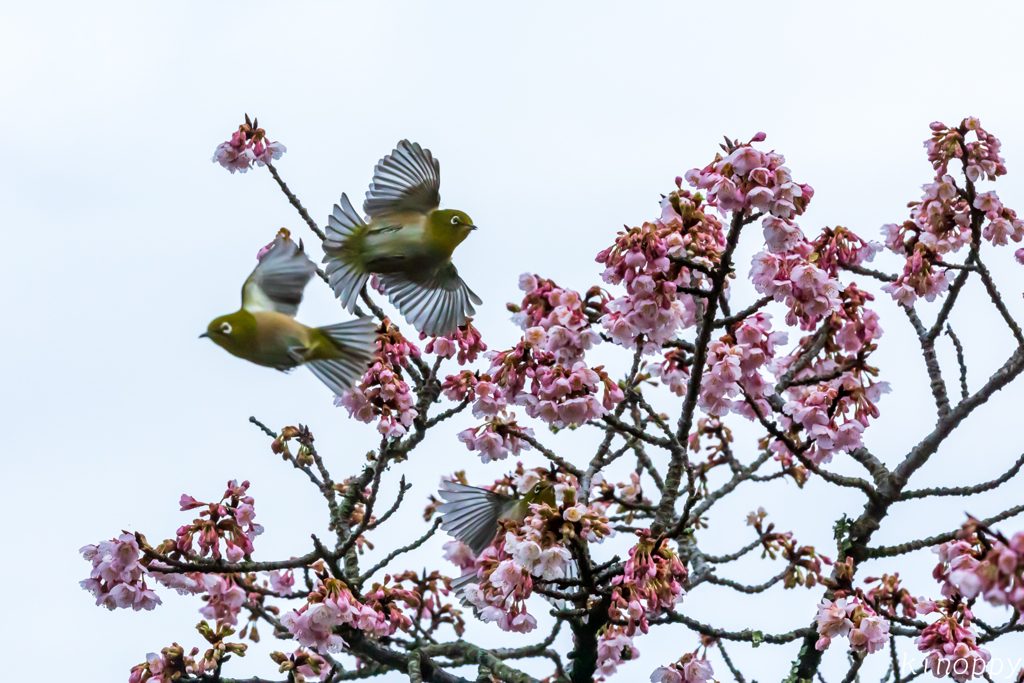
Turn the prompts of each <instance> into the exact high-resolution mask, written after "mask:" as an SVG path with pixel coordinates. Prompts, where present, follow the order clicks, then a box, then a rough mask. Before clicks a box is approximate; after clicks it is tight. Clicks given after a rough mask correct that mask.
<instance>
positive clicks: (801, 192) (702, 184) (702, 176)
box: [683, 133, 814, 221]
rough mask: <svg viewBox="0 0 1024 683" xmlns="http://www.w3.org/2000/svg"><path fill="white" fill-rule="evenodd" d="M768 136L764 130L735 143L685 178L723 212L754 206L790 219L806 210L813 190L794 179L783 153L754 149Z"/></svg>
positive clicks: (775, 215)
mask: <svg viewBox="0 0 1024 683" xmlns="http://www.w3.org/2000/svg"><path fill="white" fill-rule="evenodd" d="M765 138H766V136H765V134H764V133H758V134H757V135H755V136H754V137H753V138H751V140H750V142H747V143H745V144H742V145H740V144H736V143H733V144H731V145H730V147H731V149H728V150H727V151H728V156H725V157H723V156H722V155H721V154H716V155H715V160H714V161H712V162H711V163H710V164H708V165H707V166H705V167H704V168H702V169H696V168H694V169H691V170H689V171H687V172H686V174H685V175H684V176H683V177H684V179H685V180H686V181H687V182H688V183H690V185H692V186H693V187H696V188H697V189H698V190H704V191H706V192H707V196H708V203H709V204H711V205H713V206H717V207H718V209H719V211H721V212H722V213H723V214H724V213H725V212H727V211H744V210H747V209H755V210H757V211H762V212H764V213H765V214H770V215H771V216H773V217H775V218H779V219H782V220H783V221H789V219H790V218H792V217H793V216H794V215H796V216H799V215H800V214H802V213H803V212H804V210H805V209H806V208H807V203H808V202H810V201H811V197H813V196H814V190H813V189H812V188H811V186H810V185H802V184H798V183H794V182H793V178H792V177H791V176H790V173H789V169H788V168H786V166H785V165H784V164H785V163H786V159H785V157H783V156H782V155H781V154H778V153H776V152H774V151H772V152H767V153H766V152H761V151H759V150H756V149H754V147H753V143H755V142H764V140H765Z"/></svg>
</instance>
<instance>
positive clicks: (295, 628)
mask: <svg viewBox="0 0 1024 683" xmlns="http://www.w3.org/2000/svg"><path fill="white" fill-rule="evenodd" d="M390 578H391V577H390V576H388V577H385V579H384V582H383V583H375V584H373V588H372V589H371V590H370V592H368V593H367V594H366V595H364V598H363V601H362V602H360V601H359V600H357V599H356V598H355V597H354V596H353V595H352V592H351V591H350V590H349V588H348V586H346V585H345V584H344V583H343V582H341V581H339V580H338V579H335V578H332V577H329V576H327V575H326V574H321V575H320V576H319V582H318V583H317V586H316V589H315V590H313V591H311V592H310V594H309V597H308V598H307V602H306V604H305V605H303V606H302V607H300V608H299V609H297V610H294V611H292V612H288V613H287V614H285V615H284V616H282V617H281V624H282V625H283V626H284V627H285V628H286V629H288V631H289V633H291V634H292V635H294V636H295V639H296V640H298V641H299V644H301V645H302V646H304V647H310V648H314V649H316V650H317V651H318V652H320V653H326V652H341V649H342V648H343V647H344V645H345V641H344V640H343V639H342V637H341V636H340V635H338V634H337V633H336V632H335V630H334V628H335V627H336V626H348V627H350V628H353V629H358V630H360V631H365V632H366V633H368V634H371V635H375V636H378V637H379V636H389V635H393V634H394V633H395V632H396V631H398V630H399V629H400V630H402V631H408V630H409V627H410V626H411V625H412V620H411V619H409V617H408V616H407V615H406V614H405V613H404V612H403V611H402V607H401V606H400V605H399V603H404V604H405V605H406V606H407V607H409V608H411V609H412V610H414V611H415V610H416V609H417V608H418V607H419V604H420V600H419V596H417V595H416V594H415V593H413V592H410V591H407V590H403V589H401V588H395V587H389V586H388V585H387V584H388V582H389V581H390Z"/></svg>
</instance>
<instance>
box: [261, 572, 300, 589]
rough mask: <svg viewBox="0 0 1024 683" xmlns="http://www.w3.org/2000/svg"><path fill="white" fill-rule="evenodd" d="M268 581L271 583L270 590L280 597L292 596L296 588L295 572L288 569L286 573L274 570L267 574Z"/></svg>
mask: <svg viewBox="0 0 1024 683" xmlns="http://www.w3.org/2000/svg"><path fill="white" fill-rule="evenodd" d="M267 580H268V581H269V582H270V590H272V591H274V592H275V593H277V594H278V595H283V596H287V595H291V593H292V591H293V590H294V588H295V571H294V570H292V569H286V570H284V571H277V570H274V571H272V572H267Z"/></svg>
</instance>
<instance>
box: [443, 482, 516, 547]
mask: <svg viewBox="0 0 1024 683" xmlns="http://www.w3.org/2000/svg"><path fill="white" fill-rule="evenodd" d="M438 493H439V494H440V496H441V498H443V499H444V501H445V502H443V503H441V504H440V505H438V506H437V511H438V512H440V513H441V528H442V529H444V530H445V531H447V532H448V533H449V534H450V535H451V536H453V537H454V538H456V539H457V540H459V541H462V542H463V543H465V544H466V545H467V546H469V549H470V550H472V551H473V554H474V555H479V554H480V553H482V552H483V551H484V549H485V548H486V547H487V546H489V545H490V544H491V541H493V540H494V537H495V536H496V535H497V534H498V520H499V519H501V518H502V517H507V516H508V514H509V512H511V510H512V508H513V507H514V506H515V503H516V501H515V499H514V498H512V497H511V496H504V495H502V494H500V493H495V492H494V491H488V490H487V489H478V488H476V487H475V486H465V485H464V484H460V483H458V482H455V481H443V482H441V489H440V491H438Z"/></svg>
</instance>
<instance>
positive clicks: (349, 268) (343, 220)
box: [324, 194, 370, 312]
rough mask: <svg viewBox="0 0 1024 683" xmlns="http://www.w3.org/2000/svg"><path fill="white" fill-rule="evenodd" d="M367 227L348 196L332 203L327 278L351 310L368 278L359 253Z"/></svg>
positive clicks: (327, 247)
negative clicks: (339, 201)
mask: <svg viewBox="0 0 1024 683" xmlns="http://www.w3.org/2000/svg"><path fill="white" fill-rule="evenodd" d="M367 228H368V226H367V225H366V223H365V222H364V221H363V219H362V218H361V217H360V216H359V213H358V212H357V211H356V210H355V209H354V208H353V207H352V202H350V201H349V200H348V196H347V195H344V194H342V195H341V204H340V205H339V204H335V205H334V211H332V212H331V215H330V216H328V218H327V238H326V239H325V240H324V252H326V254H327V255H326V256H325V257H324V263H326V264H327V268H326V271H327V280H328V282H329V283H330V285H331V289H333V290H334V295H335V296H336V297H338V298H339V299H340V300H341V305H342V306H344V307H345V308H346V309H347V310H348V311H350V312H351V311H354V310H355V307H356V299H357V298H358V297H359V292H360V291H361V290H362V289H363V286H364V285H365V284H366V281H367V279H369V277H370V273H369V271H368V270H367V269H366V264H365V263H364V260H363V252H362V246H363V238H364V237H365V235H366V230H367Z"/></svg>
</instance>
